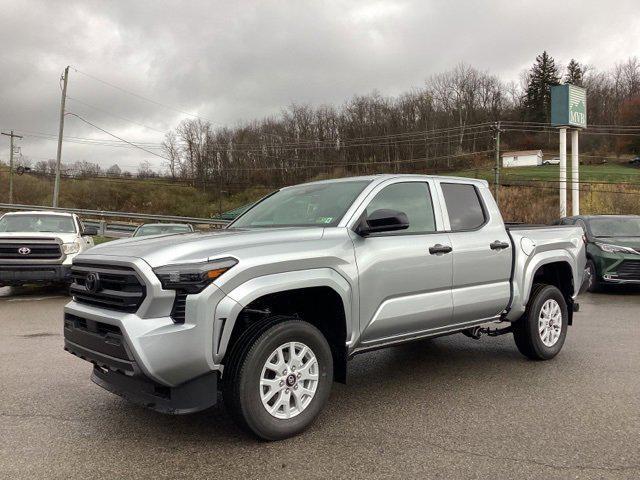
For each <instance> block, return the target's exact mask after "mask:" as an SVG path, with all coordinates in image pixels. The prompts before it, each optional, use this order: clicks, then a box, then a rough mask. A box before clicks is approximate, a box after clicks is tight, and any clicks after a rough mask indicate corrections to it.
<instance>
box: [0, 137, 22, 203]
mask: <svg viewBox="0 0 640 480" xmlns="http://www.w3.org/2000/svg"><path fill="white" fill-rule="evenodd" d="M2 135H6V136H7V137H9V139H10V140H9V203H13V139H14V138H22V137H21V136H20V135H16V134H15V133H13V130H11V133H5V132H2Z"/></svg>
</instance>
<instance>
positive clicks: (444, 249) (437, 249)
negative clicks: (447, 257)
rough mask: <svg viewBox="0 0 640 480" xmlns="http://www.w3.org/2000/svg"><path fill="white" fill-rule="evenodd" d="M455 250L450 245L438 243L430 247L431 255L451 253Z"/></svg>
mask: <svg viewBox="0 0 640 480" xmlns="http://www.w3.org/2000/svg"><path fill="white" fill-rule="evenodd" d="M452 250H453V248H451V247H450V246H449V245H441V244H439V243H436V244H435V245H434V246H433V247H429V253H430V254H431V255H437V254H439V253H449V252H451V251H452Z"/></svg>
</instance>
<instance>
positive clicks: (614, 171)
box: [451, 162, 640, 183]
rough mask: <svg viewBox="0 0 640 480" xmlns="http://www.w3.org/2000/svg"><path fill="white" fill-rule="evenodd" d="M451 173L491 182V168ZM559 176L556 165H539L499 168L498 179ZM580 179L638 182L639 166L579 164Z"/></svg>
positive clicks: (543, 178) (569, 171) (541, 179)
mask: <svg viewBox="0 0 640 480" xmlns="http://www.w3.org/2000/svg"><path fill="white" fill-rule="evenodd" d="M568 163H569V165H567V180H570V179H571V165H570V162H568ZM451 175H455V176H460V177H471V178H482V179H484V180H487V181H489V182H490V183H492V182H493V176H494V172H493V169H492V168H481V169H477V170H460V171H456V172H452V173H451ZM559 176H560V167H559V166H558V165H543V166H540V167H511V168H501V169H500V181H501V182H509V181H527V180H534V181H549V182H557V181H558V178H559ZM580 180H581V181H582V182H605V183H609V182H615V183H640V168H637V167H632V166H630V165H625V164H623V163H607V164H604V165H580Z"/></svg>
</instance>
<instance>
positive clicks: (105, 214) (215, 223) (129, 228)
mask: <svg viewBox="0 0 640 480" xmlns="http://www.w3.org/2000/svg"><path fill="white" fill-rule="evenodd" d="M0 210H42V211H50V212H65V213H75V214H77V215H81V216H83V217H85V218H86V217H90V218H91V217H93V219H94V220H91V219H90V218H86V222H87V223H89V224H92V225H95V224H96V223H97V224H98V226H99V228H100V230H101V233H104V231H105V230H113V231H122V232H123V233H125V232H127V233H130V232H133V230H134V229H135V228H136V227H137V225H127V224H122V223H118V222H109V223H107V222H105V221H104V219H105V218H129V219H133V220H155V221H157V222H176V223H193V224H200V225H202V224H205V225H210V226H212V227H214V228H223V227H224V226H226V225H228V224H229V223H230V222H229V221H227V220H220V219H214V218H199V217H180V216H175V215H154V214H148V213H135V212H110V211H107V210H87V209H82V208H63V207H47V206H42V205H20V204H12V203H0ZM96 217H97V218H99V219H100V220H99V221H97V222H96V221H95V218H96ZM83 221H85V220H84V219H83Z"/></svg>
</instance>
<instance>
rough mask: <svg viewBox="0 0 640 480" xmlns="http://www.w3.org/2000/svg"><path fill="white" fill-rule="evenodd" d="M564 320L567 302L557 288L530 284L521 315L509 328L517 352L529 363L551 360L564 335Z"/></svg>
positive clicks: (566, 316) (565, 328)
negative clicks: (523, 312) (526, 300)
mask: <svg viewBox="0 0 640 480" xmlns="http://www.w3.org/2000/svg"><path fill="white" fill-rule="evenodd" d="M568 318H569V315H568V309H567V302H566V300H565V298H564V296H563V295H562V292H561V291H560V290H558V288H557V287H555V286H553V285H543V284H536V285H534V286H533V288H532V289H531V297H530V298H529V303H528V305H527V310H526V311H525V314H524V315H523V316H522V318H521V319H520V320H518V321H517V322H516V323H515V324H514V325H513V338H514V339H515V341H516V346H517V347H518V350H519V351H520V353H522V354H523V355H525V356H526V357H529V358H530V359H532V360H549V359H551V358H553V357H555V356H556V355H557V354H558V353H559V352H560V350H561V349H562V345H563V344H564V340H565V337H566V336H567V327H568Z"/></svg>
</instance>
